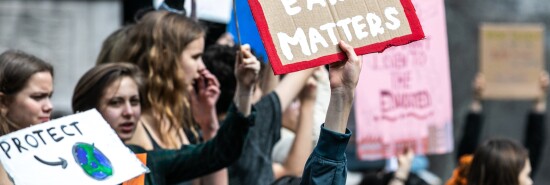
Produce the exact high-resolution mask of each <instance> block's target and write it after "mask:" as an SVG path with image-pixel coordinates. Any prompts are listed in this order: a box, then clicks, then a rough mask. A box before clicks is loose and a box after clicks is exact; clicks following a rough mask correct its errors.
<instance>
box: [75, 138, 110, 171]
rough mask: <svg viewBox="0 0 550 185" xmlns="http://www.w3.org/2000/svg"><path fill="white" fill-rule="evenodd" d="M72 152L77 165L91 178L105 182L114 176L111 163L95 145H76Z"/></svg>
mask: <svg viewBox="0 0 550 185" xmlns="http://www.w3.org/2000/svg"><path fill="white" fill-rule="evenodd" d="M72 152H73V156H74V159H75V160H76V163H77V164H78V165H79V166H80V167H81V168H82V170H84V172H85V173H86V174H88V175H89V176H90V177H92V178H94V179H96V180H104V179H106V178H107V177H110V176H112V175H113V165H111V161H109V159H108V158H107V157H106V156H105V155H104V154H103V153H101V151H99V149H97V148H96V147H95V146H94V145H93V144H88V143H76V144H74V145H73V150H72Z"/></svg>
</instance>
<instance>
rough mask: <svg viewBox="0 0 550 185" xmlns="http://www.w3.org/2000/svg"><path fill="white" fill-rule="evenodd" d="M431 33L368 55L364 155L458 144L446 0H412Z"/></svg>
mask: <svg viewBox="0 0 550 185" xmlns="http://www.w3.org/2000/svg"><path fill="white" fill-rule="evenodd" d="M412 2H413V4H414V6H415V8H416V10H417V14H418V16H419V19H420V23H421V24H422V27H424V28H425V30H424V31H425V33H426V39H424V40H422V41H418V42H415V43H412V44H409V45H406V46H399V47H393V48H388V49H387V50H386V51H384V53H377V54H369V55H365V56H363V60H364V64H363V66H364V67H363V70H362V72H361V80H359V84H358V87H357V93H356V98H355V99H356V102H355V111H356V114H355V115H356V124H357V126H356V128H357V132H356V133H357V134H356V137H357V138H356V139H357V152H358V156H359V158H360V159H363V160H372V159H382V158H388V157H391V156H394V155H395V154H396V153H397V152H401V151H403V149H404V148H405V147H411V148H412V149H414V151H415V152H416V153H446V152H450V151H452V149H453V139H452V138H453V137H452V105H451V85H450V74H449V55H448V49H447V30H446V24H445V9H444V4H443V0H413V1H412Z"/></svg>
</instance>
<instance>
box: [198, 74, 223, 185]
mask: <svg viewBox="0 0 550 185" xmlns="http://www.w3.org/2000/svg"><path fill="white" fill-rule="evenodd" d="M195 83H196V84H197V86H196V88H197V91H191V95H190V96H191V104H192V108H193V111H192V112H193V118H194V119H195V121H196V122H197V123H198V125H199V126H200V128H201V132H202V136H203V138H204V140H205V141H208V140H210V139H212V138H214V137H215V136H216V133H217V132H218V129H219V127H220V125H219V123H218V117H217V113H216V106H215V105H216V102H217V101H218V98H219V96H220V93H221V92H220V82H219V81H218V79H217V78H216V77H215V76H214V75H213V74H212V73H210V72H209V71H208V70H206V69H204V70H202V71H200V77H199V79H198V80H196V81H195ZM200 182H201V184H206V185H208V184H216V185H218V184H219V185H225V184H227V183H228V182H227V170H225V169H222V170H220V171H217V172H214V173H212V174H209V175H206V176H203V177H201V178H200Z"/></svg>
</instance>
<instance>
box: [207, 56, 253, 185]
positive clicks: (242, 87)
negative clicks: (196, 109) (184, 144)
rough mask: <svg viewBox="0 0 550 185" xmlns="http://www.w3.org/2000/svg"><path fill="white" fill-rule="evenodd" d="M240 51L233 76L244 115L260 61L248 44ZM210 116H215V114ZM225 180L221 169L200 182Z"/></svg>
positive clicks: (247, 112)
mask: <svg viewBox="0 0 550 185" xmlns="http://www.w3.org/2000/svg"><path fill="white" fill-rule="evenodd" d="M240 53H242V56H243V57H244V58H243V60H240V56H239V54H237V59H236V61H237V62H236V66H235V76H236V77H237V90H236V92H235V104H236V105H237V108H238V109H239V111H240V112H242V113H243V114H244V115H248V114H250V107H251V105H252V101H251V100H252V93H253V91H254V88H253V86H254V84H255V82H256V81H257V80H258V72H259V70H260V62H259V61H258V60H257V58H256V57H255V56H254V55H253V54H252V52H251V50H250V46H248V45H245V46H242V47H241V50H240ZM210 75H211V74H210ZM211 78H214V79H215V77H213V75H211ZM216 82H217V80H216ZM217 85H218V87H219V83H217ZM218 89H219V88H218ZM218 94H219V93H218ZM214 104H215V102H214ZM214 110H215V109H214ZM214 113H215V111H214ZM212 116H215V114H214V115H212ZM214 134H215V132H214ZM205 138H206V137H205ZM227 180H228V176H227V169H222V170H220V171H218V172H216V173H213V174H210V175H208V176H205V177H203V178H201V184H215V185H219V184H221V185H223V184H228V181H227Z"/></svg>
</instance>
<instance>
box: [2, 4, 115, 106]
mask: <svg viewBox="0 0 550 185" xmlns="http://www.w3.org/2000/svg"><path fill="white" fill-rule="evenodd" d="M120 16H121V6H120V3H119V2H118V1H116V0H110V1H107V0H103V1H83V0H80V1H76V0H74V1H52V0H38V1H25V0H2V1H0V52H3V51H5V50H6V49H19V50H23V51H25V52H28V53H31V54H33V55H36V56H38V57H39V58H41V59H44V60H45V61H47V62H50V63H51V64H52V65H53V66H54V70H55V77H54V95H53V103H54V106H55V108H54V109H55V111H57V112H64V113H70V112H72V110H71V107H70V103H71V97H72V94H73V89H74V86H75V85H76V82H77V81H78V79H79V78H80V76H82V74H83V73H84V72H86V71H87V70H88V69H90V68H91V67H92V66H93V65H94V64H95V59H96V57H97V55H98V53H99V49H100V47H101V44H102V42H103V40H104V39H105V38H106V37H107V36H108V35H109V34H110V33H111V32H113V31H114V30H115V29H117V28H118V27H119V25H120V20H121V18H120Z"/></svg>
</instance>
